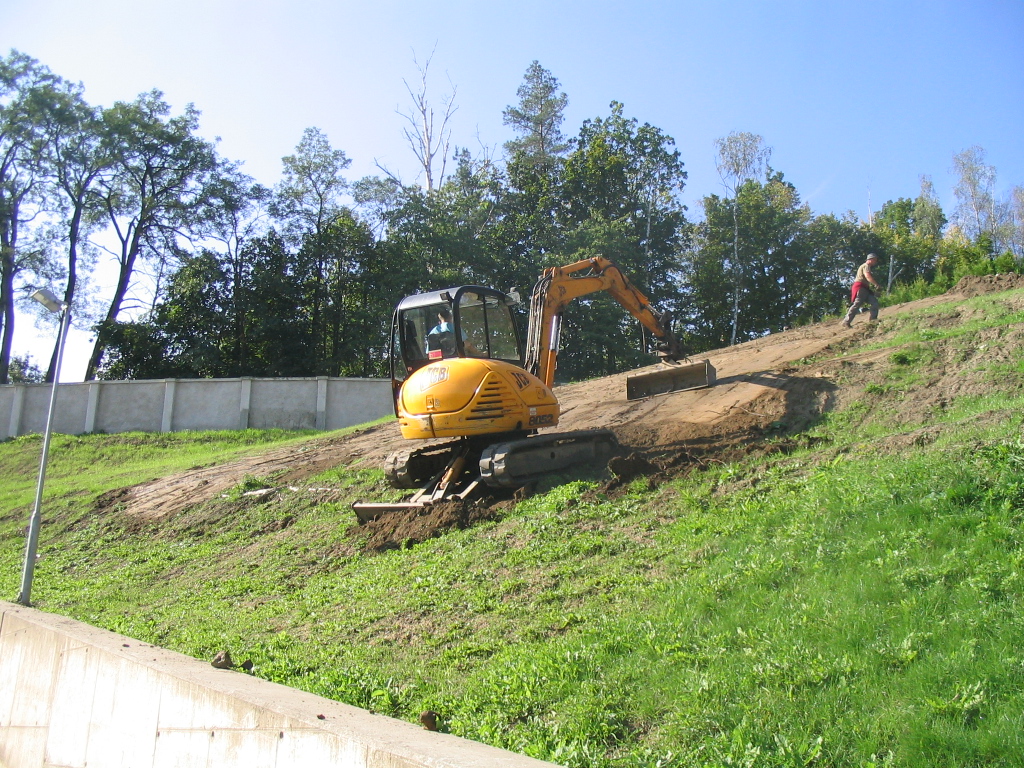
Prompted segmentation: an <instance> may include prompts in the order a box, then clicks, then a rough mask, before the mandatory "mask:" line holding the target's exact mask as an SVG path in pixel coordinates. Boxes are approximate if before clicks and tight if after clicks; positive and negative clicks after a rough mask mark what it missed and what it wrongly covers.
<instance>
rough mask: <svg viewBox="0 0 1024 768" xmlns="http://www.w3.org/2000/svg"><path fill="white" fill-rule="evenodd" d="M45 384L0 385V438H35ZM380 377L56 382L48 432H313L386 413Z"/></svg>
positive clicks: (386, 389)
mask: <svg viewBox="0 0 1024 768" xmlns="http://www.w3.org/2000/svg"><path fill="white" fill-rule="evenodd" d="M50 387H51V385H49V384H7V385H3V386H0V440H5V439H7V438H8V437H16V436H18V435H24V434H28V433H30V432H37V433H39V432H42V431H43V430H44V429H45V428H46V416H47V411H48V410H49V405H50V392H51V388H50ZM391 398H392V396H391V382H390V380H388V379H354V378H339V377H329V376H317V377H313V378H279V379H258V378H241V379H154V380H147V381H88V382H84V383H81V384H59V385H58V386H57V400H56V403H55V406H54V419H53V421H54V423H53V431H54V432H61V433H63V434H68V435H80V434H87V433H90V432H107V433H114V432H134V431H139V432H180V431H184V430H208V429H248V428H252V429H274V428H278V429H320V430H332V429H341V428H343V427H350V426H353V425H355V424H363V423H365V422H367V421H373V420H374V419H379V418H381V417H382V416H387V415H389V414H393V413H394V410H393V403H392V399H391Z"/></svg>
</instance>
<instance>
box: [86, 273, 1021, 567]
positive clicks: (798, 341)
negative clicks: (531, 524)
mask: <svg viewBox="0 0 1024 768" xmlns="http://www.w3.org/2000/svg"><path fill="white" fill-rule="evenodd" d="M1016 288H1024V275H988V276H983V277H965V278H963V279H962V280H961V281H960V282H959V283H958V284H957V286H956V287H955V288H954V289H953V290H951V291H950V292H949V293H948V294H945V295H944V296H941V297H931V298H929V299H923V300H921V301H917V302H910V303H907V304H901V305H898V306H894V307H887V308H885V309H883V310H882V311H881V313H880V315H879V319H880V321H881V322H879V323H877V324H873V323H867V322H865V321H863V320H862V319H860V318H858V319H857V321H856V322H855V323H854V327H853V329H847V328H844V327H843V326H842V325H841V324H840V322H839V320H838V319H836V320H833V321H829V322H825V323H818V324H816V325H811V326H804V327H800V328H794V329H791V330H787V331H784V332H782V333H777V334H771V335H768V336H765V337H763V338H759V339H756V340H754V341H748V342H745V343H743V344H738V345H735V346H732V347H727V348H724V349H719V350H714V351H711V352H708V353H706V354H705V355H704V357H706V358H707V359H708V360H709V361H710V363H711V364H712V365H713V367H714V368H715V369H716V372H717V383H716V385H715V386H713V387H711V388H706V389H698V390H691V391H687V392H675V393H671V394H666V395H659V396H656V397H650V398H647V399H644V400H636V401H628V400H626V398H625V391H626V376H627V374H618V375H615V376H609V377H605V378H602V379H596V380H592V381H586V382H579V383H576V384H570V385H565V386H560V387H557V388H556V390H555V393H556V395H557V396H558V399H559V402H560V404H561V410H562V416H561V419H560V423H559V425H558V427H557V430H558V431H575V430H586V429H611V430H612V431H613V432H614V433H615V435H616V437H617V438H618V440H619V442H620V444H621V445H622V446H623V448H624V452H623V454H622V455H621V456H619V457H617V458H615V459H614V460H613V461H612V462H611V464H610V466H609V472H610V474H611V478H612V479H611V480H610V481H609V482H608V483H607V484H606V486H605V491H606V492H612V493H613V492H616V490H617V489H619V488H621V487H622V486H625V485H627V484H629V483H631V482H632V481H633V480H635V479H636V478H638V477H645V476H646V477H648V478H651V482H652V483H653V482H658V481H660V480H662V479H664V478H669V477H674V476H678V475H680V474H682V473H685V472H689V471H691V470H692V469H693V468H694V467H699V466H704V465H706V464H707V463H708V462H712V461H727V460H730V459H731V458H734V457H738V456H742V455H749V454H750V453H751V452H768V451H785V450H787V449H792V448H793V447H796V446H795V445H791V444H790V442H787V440H788V437H787V436H790V435H795V434H797V433H800V432H802V431H804V430H806V429H808V428H809V427H811V426H813V424H814V423H815V422H816V421H817V420H819V419H820V418H821V417H822V415H823V414H825V413H827V412H829V411H832V410H834V409H836V408H838V407H841V406H842V405H843V404H845V403H848V402H850V401H852V400H854V399H859V398H864V397H872V396H878V397H881V396H883V395H884V393H885V392H887V391H888V390H887V387H889V386H890V385H889V384H888V383H887V382H886V375H887V372H888V371H890V370H892V368H893V366H894V365H897V363H894V361H893V360H891V359H890V357H891V355H892V354H893V351H892V349H885V350H877V349H876V350H873V351H872V350H869V351H864V352H858V353H856V354H848V352H847V350H849V349H851V348H852V347H853V345H854V344H859V343H861V342H863V341H864V340H865V339H868V338H877V339H878V340H883V339H884V338H885V336H886V335H887V334H894V333H895V332H896V330H895V329H896V328H897V326H898V325H899V323H898V322H897V323H886V321H887V320H889V319H892V318H899V316H900V315H902V314H905V313H909V312H917V311H918V310H919V309H921V308H925V307H929V306H935V305H937V304H939V303H942V302H947V303H948V302H949V301H950V299H951V298H952V299H955V298H956V297H957V296H962V297H973V296H978V295H981V294H984V293H992V292H1002V291H1007V290H1012V289H1016ZM1014 301H1015V302H1016V303H1018V304H1020V305H1024V298H1020V299H1019V300H1018V299H1017V298H1016V297H1015V298H1014ZM963 312H969V310H968V309H964V308H957V310H956V312H953V313H949V312H947V313H945V314H944V315H943V316H942V317H941V318H936V319H935V320H936V326H935V327H936V328H938V327H939V325H940V324H941V323H942V322H946V323H951V324H956V323H962V322H964V321H965V320H966V319H968V318H967V317H966V315H963V314H962V313H963ZM1004 330H1005V329H1004ZM1000 333H1002V335H1001V336H1000ZM992 335H993V338H992V339H991V340H990V341H991V343H988V342H985V339H982V338H981V336H979V337H978V338H979V339H981V340H982V341H983V342H985V343H983V344H982V345H981V348H977V349H964V348H960V347H958V346H957V345H956V343H955V342H954V341H950V342H949V343H945V344H933V345H931V350H932V353H933V354H935V355H938V356H939V360H938V361H937V364H932V365H930V366H928V369H927V370H928V371H929V373H928V378H927V379H925V380H922V381H920V382H918V383H916V384H915V385H914V386H913V391H912V393H911V392H909V390H908V391H903V392H902V393H901V394H900V396H901V398H902V399H901V400H900V401H899V403H898V417H899V418H900V419H901V420H902V421H903V423H908V424H909V423H914V421H915V420H920V421H924V420H925V419H926V418H927V417H928V416H929V414H931V415H933V414H934V413H935V412H936V410H942V409H943V408H944V407H945V404H946V403H948V402H951V401H952V400H953V399H954V398H956V397H958V396H961V395H964V394H969V393H972V392H975V393H980V392H982V391H984V388H985V387H986V386H988V383H987V382H985V381H983V380H982V378H981V377H979V376H976V375H966V374H967V373H968V372H970V371H972V370H975V369H976V368H977V366H978V365H979V364H980V363H981V362H982V361H984V362H987V363H994V362H1005V361H1006V359H1008V356H1011V355H1013V354H1017V352H1016V350H1017V349H1019V347H1020V345H1021V344H1022V341H1024V332H1018V331H1013V330H1011V331H1009V332H1001V331H1000V330H999V329H993V331H992ZM659 367H660V366H652V367H651V368H650V369H647V370H656V369H657V368H659ZM632 373H636V372H632ZM872 385H873V386H874V389H873V390H871V392H875V393H882V394H877V395H873V394H871V393H870V392H869V389H868V388H869V387H871V386H872ZM894 408H895V406H894ZM933 437H934V436H933V434H932V433H931V432H926V433H922V434H920V435H915V436H913V437H907V438H906V440H907V441H908V442H907V444H906V445H902V444H901V445H897V443H896V442H894V443H893V445H892V449H893V450H899V449H901V448H904V447H908V448H909V447H912V446H914V445H921V444H924V443H923V442H921V443H919V442H916V441H919V440H920V441H930V440H932V439H933ZM767 438H772V439H771V440H768V439H767ZM897 442H899V441H897ZM404 445H405V441H404V440H403V439H402V437H401V434H400V432H399V430H398V425H397V422H389V423H387V424H384V425H377V426H374V427H371V428H368V429H365V430H362V431H359V432H356V433H352V434H348V435H344V436H341V437H334V438H330V437H328V438H321V439H317V440H313V441H310V442H309V443H307V444H305V445H303V446H302V447H301V448H296V447H294V446H290V447H287V448H281V449H274V450H270V451H267V452H265V453H262V454H259V455H256V456H250V457H247V458H244V459H240V460H238V461H234V462H229V463H226V464H221V465H218V466H212V467H202V468H195V469H193V470H190V471H188V472H184V473H181V474H178V475H174V476H171V477H167V478H161V479H159V480H155V481H153V482H150V483H143V484H141V485H137V486H134V487H130V488H123V489H119V490H116V491H111V492H108V493H106V494H103V495H101V496H100V497H98V498H97V500H96V502H95V504H96V506H97V508H99V509H110V510H115V511H117V512H119V513H121V514H123V515H126V516H129V517H134V518H137V519H139V520H141V521H146V522H147V523H151V524H152V523H159V522H160V521H163V520H166V519H167V518H169V517H170V516H172V515H176V514H179V513H181V512H182V511H191V512H192V513H194V514H196V515H198V516H200V517H201V516H202V515H203V514H204V510H206V509H207V507H206V506H201V505H204V504H205V502H208V501H210V500H212V499H217V498H219V497H221V496H223V495H224V494H225V493H226V492H227V491H228V490H229V489H231V488H234V487H236V486H237V485H239V484H240V483H241V482H243V480H245V479H246V478H247V477H259V478H267V479H268V484H269V485H271V486H274V485H278V486H280V485H288V484H301V483H302V482H303V481H304V480H305V479H307V478H309V477H312V476H314V475H316V474H318V473H320V472H323V471H324V470H327V469H330V468H333V467H336V466H341V465H347V466H351V467H354V468H360V467H379V466H381V465H382V463H383V459H384V458H385V457H386V456H387V455H388V454H389V453H391V452H392V451H394V450H397V449H398V448H400V447H403V446H404ZM787 446H788V448H787ZM511 503H513V502H511V501H507V500H505V501H495V500H493V499H490V500H486V499H485V500H477V501H475V502H449V503H445V504H437V505H434V506H432V507H429V508H427V509H423V510H411V511H405V512H398V513H389V514H388V516H387V518H386V519H385V518H382V519H380V520H376V521H373V522H371V523H368V524H366V525H364V526H359V527H354V528H353V529H352V533H353V540H359V541H360V542H361V546H362V547H363V548H364V550H365V551H370V552H379V551H384V550H387V549H391V548H395V547H401V546H404V545H406V544H411V543H417V542H421V541H424V540H426V539H428V538H431V537H434V536H438V535H440V534H441V533H443V532H444V531H448V530H452V529H458V528H465V527H467V526H470V525H473V524H475V523H477V522H480V521H482V520H487V519H494V518H496V517H500V516H501V515H502V514H503V513H504V511H505V509H506V508H507V506H508V505H509V504H511ZM205 514H213V513H212V512H206V513H205ZM353 520H354V517H353Z"/></svg>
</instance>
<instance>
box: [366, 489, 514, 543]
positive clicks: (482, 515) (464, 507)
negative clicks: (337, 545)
mask: <svg viewBox="0 0 1024 768" xmlns="http://www.w3.org/2000/svg"><path fill="white" fill-rule="evenodd" d="M502 511H503V509H502V508H501V507H500V506H499V505H496V504H494V505H492V504H488V503H486V501H484V500H482V499H480V500H477V501H475V502H471V501H444V502H440V503H438V504H433V505H431V506H429V507H423V508H421V509H407V510H403V511H401V512H389V513H387V514H386V515H382V516H381V517H378V518H377V519H376V520H371V521H370V522H368V523H365V524H363V525H361V526H359V525H357V526H354V527H353V528H352V529H350V532H351V533H352V534H354V535H356V536H358V537H360V538H361V540H362V549H363V550H364V551H367V552H382V551H385V550H388V549H401V548H402V547H404V546H409V545H412V544H419V543H420V542H423V541H426V540H427V539H432V538H434V537H435V536H440V535H441V534H442V533H444V532H445V531H450V530H452V529H463V528H468V527H470V526H471V525H475V524H477V523H480V522H482V521H484V520H496V519H498V518H500V517H501V513H502Z"/></svg>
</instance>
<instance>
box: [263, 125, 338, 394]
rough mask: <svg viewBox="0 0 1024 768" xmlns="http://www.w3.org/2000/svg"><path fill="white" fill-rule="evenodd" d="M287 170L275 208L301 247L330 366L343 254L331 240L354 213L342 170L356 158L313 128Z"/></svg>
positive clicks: (311, 306) (322, 356)
mask: <svg viewBox="0 0 1024 768" xmlns="http://www.w3.org/2000/svg"><path fill="white" fill-rule="evenodd" d="M282 163H283V164H284V172H283V178H282V180H281V183H280V184H279V185H278V186H277V189H276V190H275V196H274V204H273V206H272V208H271V210H272V212H273V213H274V216H275V218H277V219H278V220H279V221H280V222H281V223H282V225H283V228H284V231H285V233H287V235H288V242H289V244H290V245H293V246H294V247H295V248H296V249H297V259H298V261H299V262H300V264H299V266H298V267H297V269H298V271H299V273H301V274H303V275H306V279H307V280H308V285H307V290H306V296H305V300H306V302H307V304H306V309H305V311H306V312H308V314H309V321H310V324H311V327H310V333H311V334H312V342H313V344H314V345H315V346H314V347H313V359H314V361H315V363H314V367H315V371H316V373H317V374H321V373H325V372H326V371H325V370H321V369H322V368H324V366H326V365H327V362H326V360H327V356H328V351H327V345H326V340H327V335H326V323H327V318H326V314H325V313H326V311H327V306H328V303H329V295H328V293H329V282H330V279H331V278H330V273H331V271H332V269H334V268H335V266H336V265H334V264H333V263H332V262H333V260H334V259H335V258H336V256H337V254H336V253H333V252H332V250H331V247H330V245H329V240H330V237H329V232H330V230H331V228H333V227H335V226H336V225H337V223H338V222H339V221H340V220H341V219H343V218H346V217H348V216H349V215H350V214H349V212H348V209H347V208H346V206H345V205H344V204H343V203H342V200H341V196H342V194H343V193H344V192H345V191H346V190H347V189H348V182H347V181H346V180H345V178H344V176H343V175H342V172H343V171H344V170H345V169H346V168H348V166H349V165H351V161H350V160H349V159H348V158H347V157H346V156H345V153H344V152H343V151H341V150H340V149H334V148H333V147H332V146H331V144H330V142H329V141H328V140H327V137H326V136H325V135H324V134H323V133H321V132H320V131H319V130H318V129H317V128H307V129H306V130H305V132H304V133H303V136H302V141H300V142H299V145H298V146H297V147H296V148H295V154H293V155H288V156H287V157H284V158H282Z"/></svg>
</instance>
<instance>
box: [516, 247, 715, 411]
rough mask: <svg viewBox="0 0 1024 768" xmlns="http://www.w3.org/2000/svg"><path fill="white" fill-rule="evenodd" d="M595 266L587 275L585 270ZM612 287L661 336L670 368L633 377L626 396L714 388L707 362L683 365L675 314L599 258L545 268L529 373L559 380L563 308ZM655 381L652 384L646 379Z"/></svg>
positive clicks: (534, 305)
mask: <svg viewBox="0 0 1024 768" xmlns="http://www.w3.org/2000/svg"><path fill="white" fill-rule="evenodd" d="M586 270H589V272H588V273H587V274H582V275H581V274H580V273H581V272H584V271H586ZM599 291H606V292H607V293H609V294H610V295H611V296H612V298H614V299H615V300H616V301H617V302H618V303H619V304H621V305H622V306H623V307H624V308H625V309H626V310H627V311H628V312H629V313H630V314H631V315H633V317H635V318H636V319H637V320H639V321H640V323H641V324H642V325H643V326H644V327H645V328H646V329H647V330H648V331H650V332H651V335H653V336H654V338H655V339H657V343H656V349H657V352H658V356H659V357H660V358H661V361H662V362H663V363H665V364H667V367H665V368H663V369H660V370H656V371H651V372H645V373H640V374H634V375H633V376H630V377H629V379H630V381H629V382H627V388H626V398H627V399H629V400H635V399H638V398H642V397H648V396H650V395H653V394H662V393H665V392H676V391H679V390H683V389H694V388H697V387H710V386H712V385H713V384H714V383H715V369H714V368H713V367H712V366H711V363H710V362H709V361H707V360H702V361H700V362H698V363H687V364H685V365H679V364H678V363H679V362H680V361H683V360H688V358H687V356H686V354H685V353H684V352H683V350H682V348H681V347H680V345H679V342H678V340H677V339H676V337H675V335H674V334H673V332H672V322H671V317H670V316H669V315H668V313H658V312H655V311H654V310H653V309H651V306H650V302H649V301H648V299H647V297H646V296H645V295H644V294H643V293H642V292H641V291H640V290H638V289H637V288H636V286H634V285H633V284H632V283H630V282H629V280H628V279H627V278H626V276H625V275H624V274H623V273H622V270H620V269H619V267H618V266H617V265H616V264H615V263H614V262H612V261H610V260H609V259H606V258H603V257H600V256H598V257H594V258H591V259H583V260H581V261H577V262H575V263H573V264H568V265H566V266H564V267H550V268H548V269H546V270H544V273H543V274H542V275H541V278H540V279H539V280H538V281H537V284H536V285H535V286H534V289H533V294H532V296H531V299H530V323H529V330H528V331H527V339H526V364H525V366H524V367H525V368H526V370H527V371H529V372H530V373H532V374H533V375H535V376H537V377H538V378H539V379H540V380H541V381H543V382H544V384H545V385H546V386H548V387H550V386H552V385H553V384H554V381H555V366H556V363H557V360H558V344H559V336H560V334H561V316H562V311H563V310H564V309H565V307H566V306H568V305H569V304H570V303H571V302H572V301H573V300H574V299H577V298H579V297H581V296H586V295H588V294H591V293H597V292H599ZM648 378H649V379H650V383H649V384H648V383H647V381H646V379H648Z"/></svg>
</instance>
